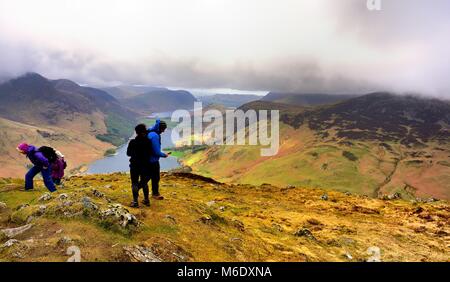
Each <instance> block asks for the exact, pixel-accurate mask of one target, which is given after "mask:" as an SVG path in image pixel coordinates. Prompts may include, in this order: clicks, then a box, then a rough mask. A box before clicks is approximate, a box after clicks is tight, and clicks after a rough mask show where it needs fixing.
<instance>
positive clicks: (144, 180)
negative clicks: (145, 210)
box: [140, 169, 150, 201]
mask: <svg viewBox="0 0 450 282" xmlns="http://www.w3.org/2000/svg"><path fill="white" fill-rule="evenodd" d="M149 181H150V173H149V172H148V169H145V170H142V171H141V181H140V182H141V183H140V186H141V187H142V191H143V192H144V200H146V201H148V200H149V199H148V195H149V190H148V182H149Z"/></svg>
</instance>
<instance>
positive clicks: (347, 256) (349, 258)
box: [343, 252, 353, 260]
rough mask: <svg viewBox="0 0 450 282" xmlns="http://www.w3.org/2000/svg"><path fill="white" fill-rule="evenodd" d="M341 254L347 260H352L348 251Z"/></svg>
mask: <svg viewBox="0 0 450 282" xmlns="http://www.w3.org/2000/svg"><path fill="white" fill-rule="evenodd" d="M343 256H344V258H346V259H348V260H352V259H353V256H352V255H351V254H350V253H349V252H345V253H344V255H343Z"/></svg>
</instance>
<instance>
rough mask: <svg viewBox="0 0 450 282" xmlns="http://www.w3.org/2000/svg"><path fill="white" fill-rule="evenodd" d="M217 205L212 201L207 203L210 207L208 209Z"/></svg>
mask: <svg viewBox="0 0 450 282" xmlns="http://www.w3.org/2000/svg"><path fill="white" fill-rule="evenodd" d="M215 204H216V201H210V202H207V203H206V205H207V206H208V207H212V206H214V205H215Z"/></svg>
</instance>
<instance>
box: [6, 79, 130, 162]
mask: <svg viewBox="0 0 450 282" xmlns="http://www.w3.org/2000/svg"><path fill="white" fill-rule="evenodd" d="M137 115H138V114H137V113H135V112H133V111H131V110H130V109H128V108H126V107H123V106H122V105H121V104H120V103H119V101H118V100H117V99H115V98H114V97H112V96H111V95H109V94H108V93H106V92H105V91H102V90H99V89H95V88H90V87H82V86H80V85H78V84H76V83H75V82H73V81H70V80H67V79H59V80H49V79H47V78H45V77H43V76H41V75H39V74H37V73H27V74H25V75H23V76H20V77H17V78H14V79H11V80H8V81H6V82H4V83H2V84H0V118H2V123H1V124H2V125H1V126H0V136H2V138H3V140H2V146H5V147H4V148H2V149H3V150H1V152H0V153H1V154H2V155H5V154H8V156H9V157H11V158H13V157H14V148H15V147H14V146H16V145H17V144H15V143H17V142H19V141H28V142H36V141H39V142H40V144H42V141H44V140H45V142H46V144H53V145H55V144H56V145H57V146H59V147H70V149H65V151H68V152H69V156H70V152H71V151H72V149H74V151H73V153H74V155H71V156H70V157H71V158H72V160H73V162H72V163H71V165H75V164H78V165H79V164H80V162H81V161H85V160H93V158H95V156H96V155H97V157H99V156H98V153H99V151H100V152H101V150H103V149H105V150H106V148H108V147H111V145H108V144H104V143H103V142H107V143H110V144H113V145H116V146H117V145H121V144H123V143H125V142H126V141H127V140H128V138H129V137H130V136H131V134H132V133H133V128H134V126H135V121H136V117H137ZM15 131H18V132H22V133H21V134H17V132H15ZM24 139H27V140H24ZM100 141H103V142H100ZM38 145H39V144H38ZM11 149H12V150H13V151H11ZM77 150H78V151H77ZM79 150H84V151H83V152H80V151H79ZM11 154H12V155H11ZM84 154H86V155H85V156H84ZM102 154H103V153H101V154H100V156H102ZM83 156H84V157H83ZM7 165H9V164H7ZM10 165H13V164H10Z"/></svg>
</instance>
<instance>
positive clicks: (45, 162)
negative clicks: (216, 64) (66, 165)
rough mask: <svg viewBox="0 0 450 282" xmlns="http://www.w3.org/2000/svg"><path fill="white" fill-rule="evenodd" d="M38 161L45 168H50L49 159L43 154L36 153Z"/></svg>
mask: <svg viewBox="0 0 450 282" xmlns="http://www.w3.org/2000/svg"><path fill="white" fill-rule="evenodd" d="M36 159H37V160H38V162H39V163H40V164H41V165H42V166H43V167H44V168H48V167H49V166H50V163H49V162H48V159H47V158H46V157H44V155H43V154H42V153H41V152H37V153H36Z"/></svg>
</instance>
